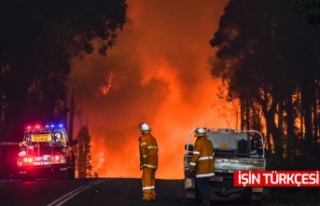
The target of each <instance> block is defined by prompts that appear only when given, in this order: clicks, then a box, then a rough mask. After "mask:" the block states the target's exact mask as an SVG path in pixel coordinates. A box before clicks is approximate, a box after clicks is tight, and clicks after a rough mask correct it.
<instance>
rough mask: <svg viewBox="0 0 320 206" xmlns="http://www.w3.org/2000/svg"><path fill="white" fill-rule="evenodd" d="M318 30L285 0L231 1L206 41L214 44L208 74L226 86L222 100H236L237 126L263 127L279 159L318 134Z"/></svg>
mask: <svg viewBox="0 0 320 206" xmlns="http://www.w3.org/2000/svg"><path fill="white" fill-rule="evenodd" d="M247 8H250V10H249V9H247ZM244 10H246V11H247V12H245V13H243V12H242V11H244ZM318 34H319V28H317V27H314V26H312V25H310V24H308V23H306V22H305V21H304V20H303V19H302V18H301V17H300V16H298V15H297V14H296V13H295V10H294V5H293V3H292V2H291V1H289V0H283V1H275V0H271V1H270V0H263V1H254V0H249V1H230V3H229V4H228V6H227V7H226V8H225V14H224V15H223V16H222V17H221V19H220V25H219V29H218V31H217V32H216V33H215V35H214V38H213V39H212V40H211V41H210V44H211V46H213V47H217V48H218V52H217V54H216V56H217V60H215V62H213V63H212V70H211V73H212V75H213V76H214V77H221V78H222V80H223V81H224V84H225V85H226V86H227V87H226V88H227V89H228V95H227V97H226V99H228V100H234V99H236V100H239V102H240V108H242V109H241V115H240V116H241V121H242V128H246V129H250V128H251V129H260V128H263V127H265V132H266V138H267V143H268V145H269V146H271V142H272V140H273V142H274V143H273V146H274V149H272V150H274V151H275V153H276V154H277V155H278V156H279V157H280V158H283V157H285V156H287V155H289V154H291V151H300V152H301V151H302V148H301V147H300V145H301V144H299V142H300V143H301V142H306V143H307V146H306V148H308V147H310V146H311V145H314V144H312V143H314V142H315V140H316V137H319V129H318V128H319V123H316V120H315V119H319V113H317V111H318V110H317V108H319V106H320V105H319V98H320V96H319V80H320V72H319V71H320V69H319V66H320V65H319V62H318V59H319V55H320V53H319V51H318V48H319V46H320V45H319V43H320V39H319V35H318ZM260 111H261V112H260ZM261 114H262V115H263V118H264V119H263V121H259V120H260V118H259V115H261ZM257 120H258V121H257ZM257 122H258V124H257ZM262 122H265V125H261V124H262ZM298 122H300V124H299V123H298ZM259 127H260V128H259ZM289 151H290V152H289ZM304 151H306V150H304ZM307 152H310V150H309V151H307ZM298 153H299V152H298Z"/></svg>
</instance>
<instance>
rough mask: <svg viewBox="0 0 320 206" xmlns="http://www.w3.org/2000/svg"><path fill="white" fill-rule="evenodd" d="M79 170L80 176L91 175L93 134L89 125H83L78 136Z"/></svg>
mask: <svg viewBox="0 0 320 206" xmlns="http://www.w3.org/2000/svg"><path fill="white" fill-rule="evenodd" d="M77 140H78V151H77V163H76V164H77V170H78V177H79V178H86V177H90V176H91V170H92V166H91V145H90V144H91V136H90V134H89V130H88V128H87V127H82V128H81V129H80V131H79V133H78V136H77Z"/></svg>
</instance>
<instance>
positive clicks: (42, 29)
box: [0, 0, 127, 139]
mask: <svg viewBox="0 0 320 206" xmlns="http://www.w3.org/2000/svg"><path fill="white" fill-rule="evenodd" d="M126 9H127V5H126V2H125V0H84V1H76V0H67V1H62V0H57V1H49V2H47V1H41V0H30V1H18V0H12V1H7V0H0V71H1V72H0V97H1V100H0V103H1V105H0V106H1V107H0V108H1V110H0V116H1V119H0V132H1V133H0V138H2V139H8V138H15V137H19V135H20V134H21V133H22V129H23V126H24V124H26V123H28V122H34V121H40V122H43V121H54V120H60V121H65V119H66V113H67V112H68V108H67V105H66V88H65V81H66V79H67V77H68V75H69V73H70V71H71V69H72V68H71V67H70V61H71V59H72V58H82V57H84V56H85V55H86V54H91V53H92V52H93V51H94V47H95V46H96V47H98V48H97V49H98V51H99V53H100V54H101V55H106V52H107V49H108V48H110V47H112V46H113V45H114V44H115V40H116V32H117V31H118V30H119V29H121V28H122V26H123V25H124V23H125V21H126ZM94 42H97V44H94ZM61 103H62V104H61ZM61 105H63V106H64V107H63V108H59V107H57V106H61ZM54 111H55V113H54ZM18 128H19V129H18Z"/></svg>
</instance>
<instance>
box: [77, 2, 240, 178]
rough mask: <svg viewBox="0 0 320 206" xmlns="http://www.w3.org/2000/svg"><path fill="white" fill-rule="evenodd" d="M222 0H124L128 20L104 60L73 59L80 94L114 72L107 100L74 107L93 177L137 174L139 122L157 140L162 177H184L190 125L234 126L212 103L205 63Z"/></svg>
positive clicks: (98, 97)
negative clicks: (84, 130)
mask: <svg viewBox="0 0 320 206" xmlns="http://www.w3.org/2000/svg"><path fill="white" fill-rule="evenodd" d="M227 2H228V1H227V0H219V1H212V0H199V1H194V0H186V1H183V2H181V1H169V0H167V1H163V0H157V1H144V0H129V1H128V6H129V9H128V18H129V20H128V22H127V24H126V25H125V26H124V28H123V30H122V31H121V32H119V33H118V38H117V42H116V46H115V47H113V48H112V49H111V50H109V51H108V55H107V57H99V56H98V55H96V54H95V55H91V56H88V57H87V58H86V59H85V60H84V61H82V62H78V61H77V62H74V68H75V70H76V71H74V72H75V73H76V75H75V76H76V77H77V81H78V83H79V85H81V87H80V88H81V90H84V88H83V86H87V87H88V88H85V89H88V90H90V88H92V87H95V86H96V88H98V87H99V86H101V85H99V81H100V80H101V77H106V78H105V79H108V77H109V78H110V76H109V75H110V74H112V75H113V76H112V79H111V80H112V82H111V80H110V82H108V84H106V85H105V86H107V87H105V89H107V95H105V96H103V95H99V94H98V93H92V94H91V95H87V96H86V98H85V99H80V100H82V101H85V102H86V104H85V105H86V106H83V105H84V104H80V105H82V107H81V108H79V110H80V111H81V115H79V116H77V117H78V118H76V119H75V120H76V122H75V123H76V125H75V126H76V127H75V131H74V133H75V134H77V131H78V130H77V129H79V128H80V126H81V125H83V124H84V122H85V124H87V126H88V128H89V132H90V135H91V137H92V166H93V172H97V173H98V175H99V176H100V177H140V176H141V171H140V169H139V150H138V138H139V136H140V133H139V130H138V129H137V126H138V124H139V123H140V122H148V123H149V124H150V125H151V127H152V134H153V135H154V136H155V137H156V138H157V140H158V144H159V160H160V162H159V169H158V172H157V178H162V179H180V178H183V155H184V145H185V144H186V143H187V138H188V135H189V133H190V131H191V130H192V129H193V128H194V127H198V126H208V127H214V128H218V127H234V125H230V122H232V121H230V119H229V120H228V122H227V121H226V120H225V118H221V116H220V115H219V113H218V112H217V109H218V108H216V107H215V106H213V105H214V103H216V102H217V101H218V100H217V97H216V95H217V89H216V87H217V85H218V83H216V82H213V81H212V78H211V76H210V70H209V69H208V68H209V66H208V63H207V60H208V57H209V56H210V55H213V54H214V50H213V49H212V48H211V47H210V45H209V40H210V39H211V38H212V37H213V34H214V32H215V31H216V29H217V26H218V22H219V18H220V16H221V15H222V14H223V9H224V7H225V6H226V3H227ZM91 90H92V89H91ZM80 100H79V101H80ZM84 120H86V121H84Z"/></svg>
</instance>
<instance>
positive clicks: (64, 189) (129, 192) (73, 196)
mask: <svg viewBox="0 0 320 206" xmlns="http://www.w3.org/2000/svg"><path fill="white" fill-rule="evenodd" d="M156 184H157V194H158V199H157V201H156V202H155V203H152V205H154V206H157V205H184V203H183V181H182V180H157V183H156ZM140 198H141V182H140V179H134V178H132V179H130V178H90V179H75V180H66V181H55V180H36V181H20V180H2V181H1V182H0V205H1V206H20V205H21V206H22V205H23V206H26V205H33V206H54V205H68V206H69V205H71V206H72V205H77V206H79V205H90V206H99V205H110V206H112V205H121V206H125V205H150V203H143V202H142V201H141V200H140Z"/></svg>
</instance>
